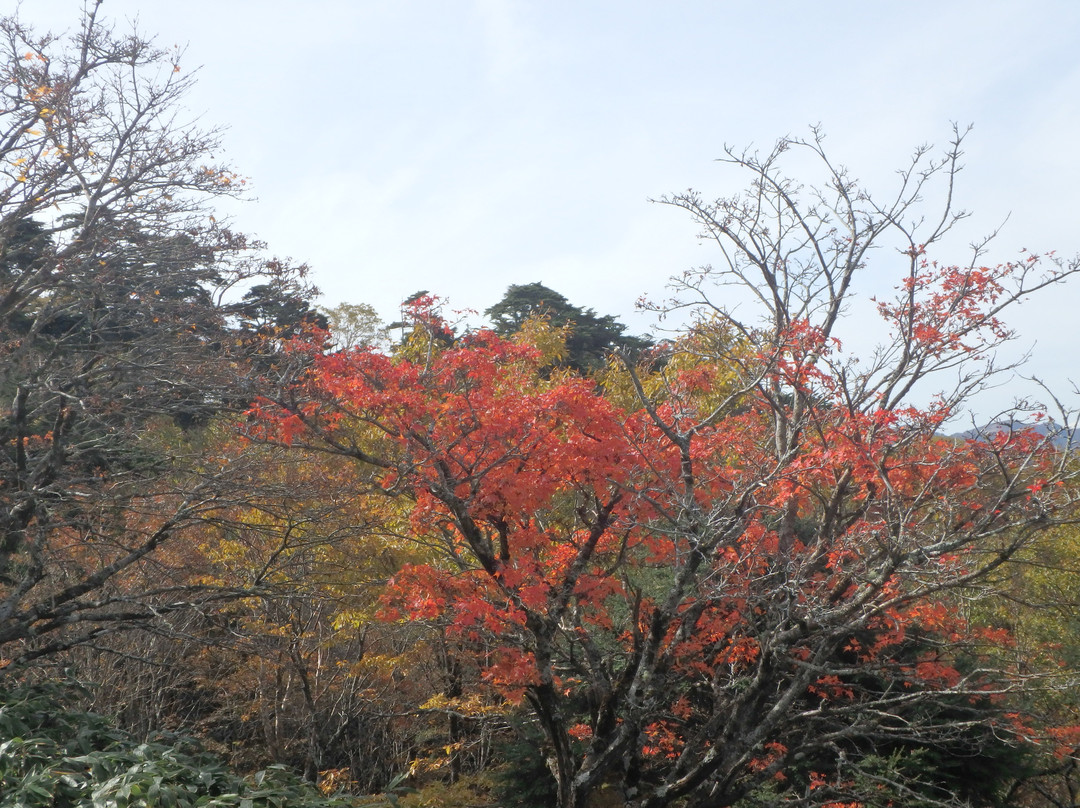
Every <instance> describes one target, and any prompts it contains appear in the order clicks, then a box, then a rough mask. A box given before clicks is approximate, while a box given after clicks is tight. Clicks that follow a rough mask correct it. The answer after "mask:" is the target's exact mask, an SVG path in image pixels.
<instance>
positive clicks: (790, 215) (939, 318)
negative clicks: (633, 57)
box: [251, 133, 1080, 808]
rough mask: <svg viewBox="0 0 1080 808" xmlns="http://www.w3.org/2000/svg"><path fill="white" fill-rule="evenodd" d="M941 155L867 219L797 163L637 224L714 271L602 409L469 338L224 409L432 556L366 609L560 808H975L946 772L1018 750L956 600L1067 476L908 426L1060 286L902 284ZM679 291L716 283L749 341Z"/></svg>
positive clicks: (689, 283)
mask: <svg viewBox="0 0 1080 808" xmlns="http://www.w3.org/2000/svg"><path fill="white" fill-rule="evenodd" d="M961 140H962V137H961V135H960V133H957V136H956V138H955V139H954V141H953V142H952V144H951V146H950V148H949V149H948V150H947V151H946V153H945V155H944V157H943V158H941V159H940V160H936V161H935V160H929V158H928V156H927V152H926V151H925V150H920V151H919V152H917V154H916V156H915V159H914V160H913V162H912V163H911V165H910V166H909V167H908V168H907V169H906V170H905V171H903V172H902V173H901V175H900V182H901V189H900V192H899V193H898V194H897V195H896V196H894V197H891V199H892V200H894V201H891V202H890V203H888V204H878V203H876V202H875V201H874V198H873V197H872V196H870V195H869V194H867V193H866V192H864V191H862V190H861V189H859V188H858V187H857V186H856V184H855V183H854V182H853V181H852V180H851V179H850V177H849V176H848V175H847V174H846V172H845V171H844V170H843V169H841V168H836V167H834V165H833V163H831V162H829V160H828V159H827V157H826V155H825V152H824V150H823V148H822V145H821V139H820V137H817V136H816V135H815V138H814V139H812V140H809V141H801V140H794V139H786V140H783V141H781V142H780V143H779V144H778V145H777V147H776V149H775V150H774V151H773V152H771V153H770V154H769V155H768V156H767V157H766V158H765V159H759V158H758V157H756V156H754V155H748V154H737V153H734V152H729V156H728V160H729V162H730V163H731V164H732V165H733V166H734V167H736V168H738V169H742V170H745V171H747V172H749V174H750V176H751V178H752V179H751V184H750V188H749V190H748V191H747V192H746V193H744V194H742V195H739V196H737V197H734V198H731V199H720V200H718V201H716V202H713V203H707V202H705V201H703V199H702V198H701V197H700V196H699V195H698V194H696V193H693V192H688V193H687V194H683V195H678V196H674V197H670V198H667V199H665V200H664V201H666V202H667V203H669V204H672V205H675V206H678V207H680V208H683V209H686V210H688V211H689V212H690V213H691V214H692V215H693V216H694V217H695V219H696V220H697V221H698V223H699V224H700V225H701V226H702V228H703V231H704V233H705V235H706V236H708V237H710V238H713V239H715V240H716V241H717V242H718V244H719V245H720V247H721V248H722V255H723V256H724V260H725V264H724V265H722V266H721V267H720V268H718V269H712V268H705V269H703V270H699V271H695V272H693V273H689V274H688V275H686V276H684V278H683V279H681V284H682V287H683V289H684V291H688V292H690V293H692V294H693V295H694V296H696V299H697V301H698V303H699V304H701V305H704V306H705V307H706V309H707V311H708V312H709V314H710V317H711V320H710V322H709V324H708V326H707V328H706V329H705V331H706V333H707V334H708V333H712V334H717V335H720V336H719V337H717V338H703V337H702V330H701V329H698V330H697V331H696V332H694V333H691V334H690V335H688V338H687V340H685V341H676V342H674V343H673V345H672V346H671V348H670V350H671V351H672V352H674V353H675V354H676V355H678V354H679V352H680V351H685V352H686V353H688V354H691V359H689V360H686V359H683V360H680V361H677V362H671V363H669V365H668V366H666V367H662V368H661V369H660V370H659V371H649V373H650V374H653V375H650V376H649V378H648V384H646V383H645V381H646V376H645V371H642V370H639V369H638V368H636V367H635V366H634V365H633V364H632V363H630V362H627V363H626V373H627V374H628V375H629V377H630V381H631V384H632V385H633V386H634V388H635V390H636V392H637V399H636V402H633V403H632V404H630V405H626V406H624V407H620V406H618V405H616V404H615V403H614V402H613V401H611V400H608V399H606V398H604V397H603V395H602V394H601V393H599V392H598V391H597V390H596V388H595V386H594V385H592V384H591V383H589V381H588V380H586V379H581V378H575V377H557V378H554V379H548V378H545V376H544V374H543V373H541V372H540V370H541V369H540V367H539V360H538V358H537V357H538V353H537V352H535V351H533V350H532V349H530V348H529V347H528V346H527V345H521V344H513V343H508V342H505V341H503V340H502V339H500V338H499V337H498V336H497V335H495V334H492V333H486V332H479V333H474V334H470V335H467V336H465V337H462V338H459V339H457V340H456V341H455V342H454V343H453V344H451V345H449V346H448V347H445V348H444V349H439V348H437V347H435V348H433V349H432V350H429V351H427V352H426V353H419V352H414V353H412V354H409V355H403V354H399V355H397V356H394V357H388V356H384V355H382V354H380V353H378V352H377V351H362V350H360V351H351V352H340V353H335V354H333V355H322V354H320V353H319V351H318V348H317V346H308V347H304V346H302V345H297V346H296V347H295V348H294V350H297V351H299V352H301V353H306V355H307V356H309V357H310V362H311V365H310V370H309V371H308V372H306V373H305V374H304V375H302V376H301V377H298V378H297V379H296V380H295V382H294V383H293V384H292V385H291V386H286V387H283V388H282V392H281V394H280V395H278V396H276V397H275V398H273V399H270V398H267V399H264V400H262V401H260V402H259V403H258V404H257V406H256V407H255V408H254V409H253V410H252V417H253V419H254V421H253V422H252V425H251V429H252V430H253V434H254V435H256V436H258V437H260V438H262V439H267V440H272V441H276V442H281V443H285V444H289V445H292V446H293V447H295V448H297V449H303V450H308V451H316V452H321V453H325V452H329V453H332V454H337V455H340V456H343V457H346V458H351V459H352V460H353V461H355V462H356V463H358V464H361V465H362V466H364V467H366V468H368V469H370V470H371V471H372V472H373V473H374V474H375V475H376V476H377V479H378V483H379V488H381V489H382V490H383V491H385V492H387V493H388V494H393V495H398V496H402V497H407V498H409V499H410V500H411V501H412V502H413V503H414V504H413V510H412V526H413V530H414V531H415V534H416V540H417V541H418V542H422V543H425V544H426V545H429V546H438V547H441V548H442V551H443V554H444V561H443V562H442V563H441V564H430V563H429V564H417V565H406V566H405V567H404V568H403V569H402V570H401V571H400V572H399V573H398V574H397V575H396V576H395V578H394V582H393V587H392V590H391V593H390V594H389V596H388V601H387V610H388V614H389V615H390V616H393V615H395V614H401V615H407V616H408V617H410V618H411V619H413V620H435V619H438V620H441V621H443V622H444V623H448V624H449V625H450V626H451V627H452V628H453V630H454V631H456V632H457V633H458V635H459V636H460V637H461V638H462V641H463V642H468V643H472V644H473V645H474V647H475V649H476V652H477V654H478V655H480V658H482V659H483V660H484V666H485V670H486V673H485V676H486V678H487V681H488V682H489V683H490V685H491V686H492V687H494V688H495V689H497V690H498V691H499V692H500V693H501V694H502V695H503V697H504V698H505V699H507V700H508V702H510V703H515V702H517V701H520V700H521V699H524V700H525V701H526V702H527V704H528V705H529V707H530V708H531V710H532V712H533V713H534V715H535V717H536V720H537V722H538V724H539V725H540V727H541V728H542V730H543V732H544V735H545V736H546V743H547V752H548V755H549V758H550V761H551V767H552V770H553V772H554V775H555V778H556V781H557V791H558V804H559V805H560V806H562V808H582V806H585V805H587V804H588V802H589V800H590V798H591V795H593V794H595V793H596V792H597V791H598V790H600V789H602V788H616V789H618V790H619V791H620V792H621V799H622V800H623V801H624V802H625V804H626V805H631V806H641V807H644V806H648V807H649V808H659V806H666V805H671V804H685V805H690V806H725V805H735V804H738V803H740V801H746V800H749V801H750V804H753V803H755V802H756V803H761V802H765V803H766V804H782V803H791V804H798V805H833V806H835V805H838V804H841V803H845V804H847V803H851V804H861V803H867V804H870V803H872V804H887V803H888V802H889V801H890V800H891V801H892V802H893V803H895V804H905V805H938V806H941V805H960V804H970V802H981V803H984V804H990V803H991V802H993V801H994V800H995V799H996V798H997V797H998V796H999V794H997V793H996V792H995V790H994V786H995V782H994V781H992V780H990V781H987V782H984V783H982V784H978V783H972V782H971V780H970V779H968V780H966V781H965V780H964V778H963V777H962V775H958V774H957V772H956V771H955V770H954V769H952V768H950V764H949V761H950V760H955V759H957V758H961V757H962V758H966V759H968V760H981V761H984V762H990V761H994V760H997V761H999V762H1000V761H1001V760H1003V759H1005V758H1007V757H1008V756H1009V755H1010V754H1011V752H1010V750H1011V749H1012V748H1020V747H1022V746H1023V739H1024V738H1027V737H1031V736H1032V735H1033V734H1035V733H1036V732H1037V729H1035V728H1032V727H1031V726H1029V725H1028V724H1027V723H1025V719H1024V717H1023V716H1021V715H1018V714H1016V713H1013V712H1011V711H1010V710H1009V708H1008V706H1007V705H1008V703H1009V701H1008V700H1009V698H1010V697H1011V696H1012V695H1013V694H1014V693H1015V692H1016V690H1017V689H1018V688H1019V687H1020V686H1021V685H1022V683H1023V673H1022V671H1020V670H1017V669H1015V668H1009V667H1007V666H1001V665H997V664H996V661H1000V658H999V657H995V656H994V655H993V654H992V653H991V651H992V649H994V648H996V647H998V646H1000V645H1001V644H1002V643H1003V642H1006V641H1007V633H1006V632H1004V631H1003V630H1001V629H1000V628H998V627H995V626H989V627H984V626H979V625H976V624H974V623H973V622H971V621H970V620H968V619H967V617H966V616H965V609H964V608H961V606H962V604H963V603H964V602H965V600H964V598H969V597H973V596H975V595H976V594H977V592H978V589H977V587H978V585H979V584H982V583H985V582H987V581H988V576H990V575H991V574H992V573H993V572H994V571H996V570H998V569H1000V568H1001V567H1002V566H1003V565H1005V564H1007V563H1008V562H1009V560H1010V559H1011V558H1012V557H1013V556H1014V555H1015V554H1016V553H1017V552H1019V551H1020V550H1021V549H1022V548H1024V547H1025V546H1026V545H1027V544H1028V543H1029V542H1030V541H1031V540H1032V538H1033V537H1034V536H1035V535H1037V534H1039V533H1040V532H1042V531H1044V530H1045V529H1046V528H1047V527H1050V526H1052V525H1055V524H1060V523H1065V522H1069V521H1071V520H1072V519H1073V518H1074V512H1075V509H1074V508H1073V507H1072V505H1073V503H1074V499H1075V488H1074V487H1073V480H1074V475H1075V470H1074V468H1073V464H1071V462H1070V461H1069V459H1068V457H1067V455H1065V454H1063V453H1061V452H1059V451H1057V450H1056V449H1055V448H1054V446H1053V444H1052V440H1051V436H1047V435H1045V434H1042V433H1040V432H1039V431H1037V430H1025V429H1016V430H1013V431H1008V432H1003V431H998V432H994V433H992V434H980V435H976V436H974V437H972V438H970V439H949V438H945V437H942V435H941V432H942V428H943V425H944V424H945V423H946V422H947V420H948V419H949V418H950V417H951V416H953V415H955V414H956V413H957V412H958V410H959V408H960V407H961V405H963V404H964V402H965V401H966V400H967V399H968V397H969V396H970V394H971V393H972V392H973V391H974V390H977V389H978V388H979V386H980V385H981V384H982V383H984V382H986V381H987V379H988V378H990V375H991V374H992V373H993V372H994V368H993V364H992V358H993V353H994V349H995V348H996V347H997V346H998V345H1000V344H1001V343H1002V342H1003V341H1005V340H1007V339H1008V338H1009V337H1010V336H1011V332H1010V331H1009V330H1008V329H1007V328H1006V326H1005V325H1004V323H1003V321H1002V320H1001V319H1000V315H1001V314H1002V312H1003V311H1004V310H1005V309H1007V308H1008V307H1009V306H1010V305H1012V304H1014V303H1016V302H1018V301H1020V300H1022V299H1024V298H1026V297H1027V296H1028V295H1030V294H1031V293H1033V292H1035V291H1038V290H1040V289H1044V288H1046V287H1048V286H1050V285H1052V284H1055V283H1057V282H1059V281H1062V280H1064V279H1065V278H1067V277H1069V276H1071V275H1073V274H1075V273H1076V272H1077V271H1080V260H1074V261H1071V262H1062V261H1057V260H1054V259H1053V258H1048V257H1039V256H1029V255H1025V256H1022V257H1021V259H1020V260H1018V261H1013V262H1006V263H1003V264H999V265H996V266H987V265H984V264H983V263H982V260H983V248H984V247H985V245H983V247H979V248H977V249H976V251H975V255H974V257H973V259H972V261H971V262H970V263H968V264H966V265H963V266H955V265H945V264H938V263H935V262H933V261H932V260H931V259H930V258H929V257H928V251H929V250H932V249H933V248H935V247H936V246H937V245H938V243H939V242H940V241H941V240H942V237H943V236H944V235H945V233H946V232H947V231H948V230H949V228H950V227H951V226H952V225H954V224H955V223H956V222H957V221H958V220H959V219H960V218H962V216H963V215H964V214H959V213H956V212H954V211H953V210H952V208H951V199H952V193H951V190H952V184H953V181H954V179H955V176H956V172H957V170H958V160H959V156H960V143H961ZM795 149H799V150H806V151H808V152H809V153H810V154H811V155H812V156H815V157H817V158H818V159H819V160H820V164H821V165H822V166H823V167H824V169H825V172H826V181H825V182H824V184H822V185H821V186H820V189H819V190H814V189H811V190H809V191H806V190H804V189H803V188H802V186H800V185H798V184H796V183H795V182H794V181H793V180H790V179H788V178H787V177H785V176H784V174H783V173H782V170H781V164H782V160H783V157H784V155H785V154H786V153H787V152H789V151H791V150H795ZM937 180H943V181H944V183H945V185H946V193H945V202H944V203H943V206H942V208H941V209H940V210H939V211H938V212H937V214H936V215H933V216H929V215H926V214H925V212H924V211H923V210H921V209H920V208H919V205H918V203H919V202H920V200H921V199H922V198H923V197H924V196H925V195H926V194H927V193H928V191H929V190H931V189H932V187H933V183H934V182H935V181H937ZM889 239H898V240H899V242H900V250H899V251H898V252H896V253H894V254H893V255H895V256H896V257H895V258H894V259H892V262H893V263H895V264H896V265H897V266H896V270H897V271H898V272H899V279H898V287H897V295H896V298H895V300H882V301H875V303H874V307H873V308H874V310H876V312H877V314H878V315H880V316H881V317H882V318H883V319H884V322H885V324H886V326H887V327H888V329H889V336H888V337H887V340H886V342H884V343H883V344H882V346H881V347H880V348H879V349H878V350H877V351H876V352H875V353H874V354H873V355H871V356H870V357H869V358H868V359H867V361H864V362H863V363H861V364H860V363H857V362H856V361H855V357H850V356H847V355H846V354H844V352H843V351H842V349H841V346H840V345H839V344H838V341H837V340H836V334H835V332H836V329H837V327H838V323H839V322H840V321H841V315H842V314H844V313H845V312H847V311H848V310H849V309H851V308H854V306H855V299H854V297H853V294H854V289H855V288H856V286H857V284H856V282H857V280H858V278H859V276H860V274H861V273H862V271H863V270H865V269H866V268H867V266H868V262H869V258H870V257H871V255H872V253H871V252H870V251H871V249H872V248H873V247H875V246H880V245H884V244H886V243H887V242H888V240H889ZM880 255H882V253H879V256H880ZM883 261H884V262H885V263H886V264H888V263H890V260H889V258H888V255H887V254H886V255H885V256H884V258H883ZM713 282H716V283H719V284H731V283H736V284H743V285H744V286H745V287H746V288H747V289H748V290H749V292H750V293H751V294H752V295H754V296H755V298H756V300H757V303H758V306H759V309H758V311H759V314H760V316H759V317H758V318H757V319H756V320H755V321H749V320H747V319H745V318H744V317H740V318H736V317H735V315H734V313H733V312H731V311H729V310H728V309H726V308H725V307H724V306H723V305H722V304H720V303H717V302H714V301H713V300H712V299H711V298H710V296H709V295H710V284H712V283H713ZM431 344H434V342H433V341H432V343H431ZM950 376H955V378H954V380H953V383H951V384H948V381H949V378H950ZM934 382H940V383H942V384H945V385H946V386H944V387H943V388H942V389H941V390H940V391H939V392H938V394H937V395H936V396H930V397H928V399H926V400H927V401H928V403H924V404H921V405H919V404H917V400H916V399H915V393H916V392H919V393H923V391H926V390H927V387H928V385H930V384H932V383H934ZM923 394H925V393H923ZM992 663H995V664H992ZM987 768H988V770H989V768H991V767H990V766H988V767H987ZM999 768H1000V767H999Z"/></svg>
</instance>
